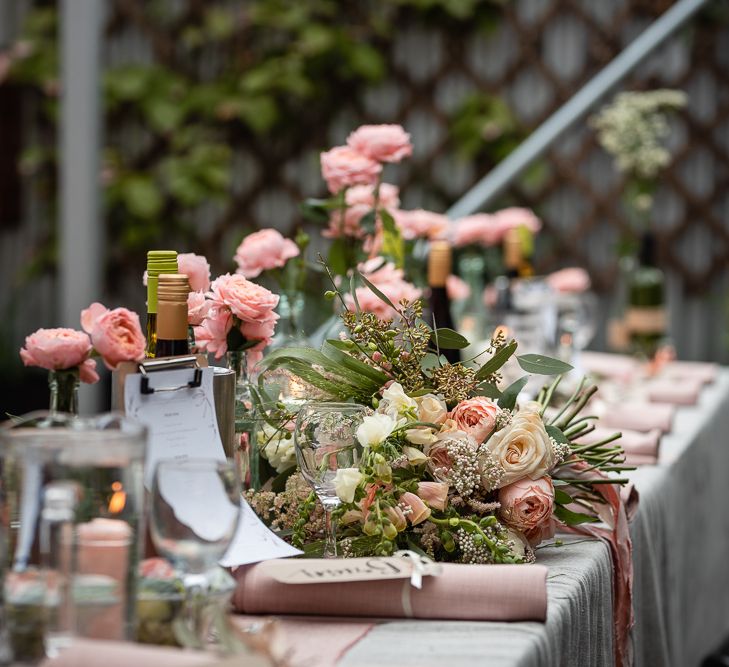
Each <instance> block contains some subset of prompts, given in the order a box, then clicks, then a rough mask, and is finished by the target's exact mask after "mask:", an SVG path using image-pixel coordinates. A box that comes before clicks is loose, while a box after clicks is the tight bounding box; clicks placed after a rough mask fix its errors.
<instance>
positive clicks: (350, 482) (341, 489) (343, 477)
mask: <svg viewBox="0 0 729 667" xmlns="http://www.w3.org/2000/svg"><path fill="white" fill-rule="evenodd" d="M363 477H364V475H363V474H362V473H361V472H360V471H359V469H358V468H339V469H338V470H337V474H336V475H335V476H334V491H335V492H336V494H337V497H338V498H339V500H341V501H342V502H343V503H351V502H352V501H353V500H354V492H355V490H356V489H357V487H358V486H359V483H360V482H361V481H362V479H363Z"/></svg>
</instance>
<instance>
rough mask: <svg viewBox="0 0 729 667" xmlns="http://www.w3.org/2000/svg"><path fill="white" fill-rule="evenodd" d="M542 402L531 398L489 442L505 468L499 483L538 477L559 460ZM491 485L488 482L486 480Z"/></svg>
mask: <svg viewBox="0 0 729 667" xmlns="http://www.w3.org/2000/svg"><path fill="white" fill-rule="evenodd" d="M540 410H541V405H540V404H539V403H537V402H536V401H530V402H529V403H527V404H526V405H524V406H523V407H522V408H521V410H519V412H517V413H516V415H515V416H514V418H513V419H512V422H511V424H509V425H508V426H506V427H504V428H502V429H501V430H499V431H496V433H494V434H493V435H492V436H491V437H490V438H489V440H488V441H487V443H486V446H487V447H488V449H489V451H490V452H491V453H492V454H493V457H494V458H495V459H496V461H497V462H498V463H500V464H501V466H502V467H503V468H504V471H505V474H504V476H503V477H502V479H501V483H500V485H499V486H501V487H503V486H506V485H508V484H511V483H512V482H516V481H517V480H520V479H523V478H524V477H528V478H529V479H533V480H534V479H539V478H540V477H542V476H544V475H546V474H547V473H548V472H549V471H550V470H551V469H552V468H554V466H555V465H556V463H557V459H556V457H555V455H554V450H553V449H552V443H551V441H550V439H549V435H548V434H547V431H546V429H545V428H544V421H543V420H542V417H541V415H540V414H539V412H540ZM484 486H485V487H486V488H488V485H487V484H485V483H484Z"/></svg>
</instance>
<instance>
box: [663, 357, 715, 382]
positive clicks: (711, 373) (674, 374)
mask: <svg viewBox="0 0 729 667" xmlns="http://www.w3.org/2000/svg"><path fill="white" fill-rule="evenodd" d="M718 370H719V369H718V366H717V365H716V364H712V363H709V362H704V361H670V362H668V363H667V364H666V365H665V366H664V367H663V369H662V370H661V373H660V378H661V379H672V380H683V379H689V380H698V381H700V382H702V383H704V384H709V383H711V382H713V381H714V380H716V374H717V373H718Z"/></svg>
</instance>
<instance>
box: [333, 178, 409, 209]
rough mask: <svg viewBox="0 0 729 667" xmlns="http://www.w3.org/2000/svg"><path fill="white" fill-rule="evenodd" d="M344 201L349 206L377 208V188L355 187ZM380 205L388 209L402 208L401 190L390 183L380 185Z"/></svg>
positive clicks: (368, 186)
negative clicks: (359, 205)
mask: <svg viewBox="0 0 729 667" xmlns="http://www.w3.org/2000/svg"><path fill="white" fill-rule="evenodd" d="M344 201H345V202H346V203H347V206H356V205H358V204H362V205H363V206H367V207H368V208H369V209H372V208H374V206H375V188H374V187H372V186H371V185H355V186H353V187H351V188H349V189H348V190H347V193H346V194H345V195H344ZM378 205H379V206H380V207H381V208H388V209H396V208H397V207H398V206H400V188H398V187H397V186H396V185H392V184H390V183H380V189H379V192H378Z"/></svg>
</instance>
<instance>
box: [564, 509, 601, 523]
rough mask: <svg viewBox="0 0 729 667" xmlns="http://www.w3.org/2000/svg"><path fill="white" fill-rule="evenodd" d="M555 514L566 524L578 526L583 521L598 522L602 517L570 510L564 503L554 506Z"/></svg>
mask: <svg viewBox="0 0 729 667" xmlns="http://www.w3.org/2000/svg"><path fill="white" fill-rule="evenodd" d="M554 515H555V516H556V517H557V518H558V519H559V520H560V521H561V522H562V523H564V524H566V525H568V526H577V525H579V524H581V523H597V522H598V521H599V520H600V519H597V518H595V517H594V516H590V515H589V514H582V513H581V512H573V511H572V510H568V509H567V508H566V507H563V506H562V505H557V506H556V507H555V508H554Z"/></svg>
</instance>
